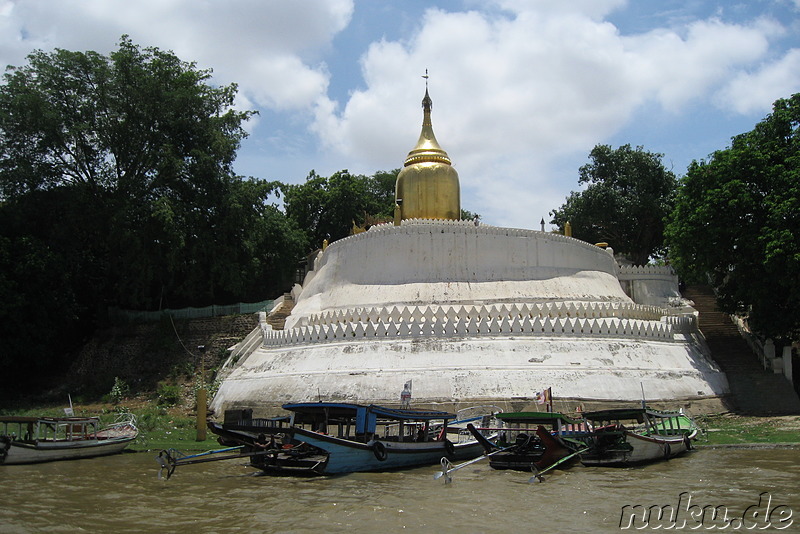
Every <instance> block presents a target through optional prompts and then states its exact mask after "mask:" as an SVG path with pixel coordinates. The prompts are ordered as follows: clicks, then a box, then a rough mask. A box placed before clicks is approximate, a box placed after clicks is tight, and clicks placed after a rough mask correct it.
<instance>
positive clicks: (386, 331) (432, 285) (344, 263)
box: [212, 220, 728, 413]
mask: <svg viewBox="0 0 800 534" xmlns="http://www.w3.org/2000/svg"><path fill="white" fill-rule="evenodd" d="M621 284H624V285H626V288H627V289H628V291H629V292H632V293H634V296H636V295H639V296H641V297H642V299H643V301H645V302H646V303H647V305H643V304H639V303H637V302H634V301H633V300H631V298H630V297H628V295H626V293H625V291H624V290H623V287H622V285H621ZM293 294H294V297H295V301H296V303H295V306H294V309H293V310H292V314H291V315H290V316H289V317H288V318H287V321H286V328H285V329H284V330H272V329H271V328H270V327H268V326H267V325H266V324H265V323H264V324H262V331H261V332H260V334H261V340H260V343H256V345H257V348H255V350H252V351H244V352H243V355H242V353H241V352H240V353H237V357H238V358H239V359H238V361H237V362H236V363H235V364H233V363H232V361H231V363H229V364H228V365H229V367H231V371H230V374H229V375H228V376H227V378H226V379H225V380H224V381H223V383H222V384H221V387H220V389H219V391H218V393H217V394H216V396H215V398H214V400H213V403H212V408H213V409H214V410H216V412H217V413H222V410H224V409H226V408H230V407H234V406H246V407H255V408H258V407H259V406H274V405H278V404H280V403H282V402H287V401H306V400H316V399H319V398H322V399H323V400H349V401H357V402H375V403H397V401H398V399H399V394H400V391H401V390H402V388H403V384H404V383H405V382H406V381H408V380H413V397H414V402H415V404H416V403H443V402H445V403H448V402H458V403H476V402H485V401H502V400H504V399H512V398H531V397H532V396H533V395H534V394H535V392H536V391H540V390H542V389H543V388H547V387H552V388H553V392H554V394H556V395H558V396H559V397H562V398H571V399H586V400H601V401H638V400H640V399H641V395H642V389H644V390H645V392H646V394H647V397H648V399H649V400H676V399H698V398H700V399H702V398H715V397H719V396H721V395H724V394H726V393H727V391H728V385H727V382H726V379H725V376H724V374H723V373H722V372H720V370H719V369H718V368H717V367H716V366H715V365H714V364H713V363H712V362H711V361H710V360H709V359H708V358H707V351H706V350H705V346H704V343H703V341H702V336H701V334H700V333H699V331H698V329H697V321H696V317H695V316H694V315H692V314H691V313H688V314H687V313H685V311H686V308H685V307H683V306H682V305H681V303H680V302H679V300H680V299H679V298H678V297H679V294H678V292H677V279H676V278H675V277H674V275H673V274H672V273H671V270H669V269H668V268H663V267H646V268H630V267H622V268H621V267H619V266H618V265H617V263H616V262H615V260H614V258H613V257H612V255H611V253H609V251H606V250H603V249H601V248H598V247H596V246H593V245H590V244H588V243H585V242H582V241H578V240H576V239H572V238H569V237H564V236H561V235H556V234H549V233H544V232H537V231H533V230H518V229H510V228H497V227H490V226H475V225H474V224H473V223H472V222H471V221H432V220H408V221H403V224H402V225H401V226H393V225H381V226H377V227H373V228H371V229H370V230H369V231H368V232H365V233H362V234H358V235H355V236H351V237H349V238H346V239H342V240H340V241H337V242H335V243H333V244H331V245H330V246H329V247H328V248H327V249H326V250H325V251H324V253H320V255H319V256H318V258H317V260H316V262H315V266H314V270H313V271H312V272H310V273H309V274H308V276H307V277H306V280H305V281H304V284H303V286H302V287H299V286H298V287H296V288H295V291H293ZM252 340H253V336H251V338H250V341H251V342H252Z"/></svg>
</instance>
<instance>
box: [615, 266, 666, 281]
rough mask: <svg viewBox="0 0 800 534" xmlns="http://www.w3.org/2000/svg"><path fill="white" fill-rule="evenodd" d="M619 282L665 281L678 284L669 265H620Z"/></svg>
mask: <svg viewBox="0 0 800 534" xmlns="http://www.w3.org/2000/svg"><path fill="white" fill-rule="evenodd" d="M618 276H619V279H620V280H665V281H669V282H674V283H675V284H677V283H678V275H676V274H675V271H674V270H673V269H672V267H670V266H669V265H620V266H619V273H618Z"/></svg>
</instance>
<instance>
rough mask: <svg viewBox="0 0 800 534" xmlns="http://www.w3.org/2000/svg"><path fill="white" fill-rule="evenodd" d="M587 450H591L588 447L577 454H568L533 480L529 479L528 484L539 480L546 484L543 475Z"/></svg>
mask: <svg viewBox="0 0 800 534" xmlns="http://www.w3.org/2000/svg"><path fill="white" fill-rule="evenodd" d="M587 450H589V448H588V447H587V448H585V449H581V450H579V451H575V452H573V453H572V454H568V455H567V456H564V457H563V458H561V459H560V460H559V461H557V462H555V463H553V464H551V465H550V466H548V467H546V468H545V469H543V470H541V471H539V472H537V473H536V474H535V475H533V476H532V477H531V478H529V479H528V482H534V481H537V480H538V481H539V482H544V478H542V475H543V474H545V473H547V472H548V471H550V470H551V469H555V468H556V467H558V466H559V465H561V464H563V463H564V462H566V461H567V460H569V459H571V458H574V457H575V456H577V455H579V454H580V453H582V452H585V451H587ZM534 469H536V467H535V466H534Z"/></svg>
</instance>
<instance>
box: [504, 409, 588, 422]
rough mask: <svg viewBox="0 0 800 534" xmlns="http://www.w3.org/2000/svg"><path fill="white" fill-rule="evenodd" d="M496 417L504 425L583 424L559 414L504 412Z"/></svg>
mask: <svg viewBox="0 0 800 534" xmlns="http://www.w3.org/2000/svg"><path fill="white" fill-rule="evenodd" d="M495 417H497V418H498V419H500V420H501V421H503V422H504V423H511V424H525V423H528V424H533V425H546V424H555V423H557V422H559V421H561V422H562V423H564V424H568V425H570V424H571V425H579V424H581V422H582V421H580V420H578V419H572V418H571V417H569V416H566V415H564V414H563V413H558V412H504V413H498V414H495Z"/></svg>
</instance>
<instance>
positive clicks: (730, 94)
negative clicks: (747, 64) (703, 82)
mask: <svg viewBox="0 0 800 534" xmlns="http://www.w3.org/2000/svg"><path fill="white" fill-rule="evenodd" d="M798 1H799V2H800V0H798ZM797 92H800V49H797V48H793V49H791V50H789V51H788V52H787V53H786V54H785V55H784V56H783V57H782V58H780V59H778V60H777V61H774V62H772V63H768V64H766V65H764V66H762V67H761V68H760V69H759V70H757V71H756V72H752V73H750V72H740V73H739V74H737V75H736V77H734V78H733V79H732V80H731V81H730V83H728V84H727V85H726V86H725V87H724V88H723V89H722V90H721V91H720V92H719V94H718V99H717V103H718V105H719V107H721V108H723V109H727V108H730V109H733V110H734V111H736V112H737V113H741V114H756V113H757V114H764V113H768V112H769V111H770V110H771V109H772V104H773V102H775V100H777V99H779V98H788V97H789V96H791V95H792V94H794V93H797Z"/></svg>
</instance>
